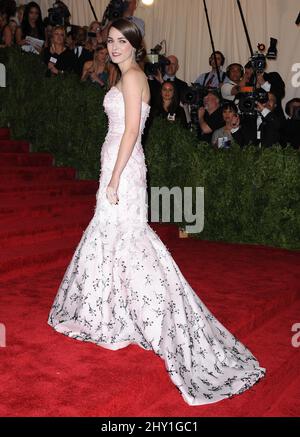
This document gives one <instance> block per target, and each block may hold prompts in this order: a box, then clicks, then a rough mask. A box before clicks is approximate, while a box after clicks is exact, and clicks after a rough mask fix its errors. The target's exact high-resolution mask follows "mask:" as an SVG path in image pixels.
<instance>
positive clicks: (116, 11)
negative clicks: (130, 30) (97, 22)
mask: <svg viewBox="0 0 300 437" xmlns="http://www.w3.org/2000/svg"><path fill="white" fill-rule="evenodd" d="M128 6H129V2H128V1H127V0H111V1H110V2H109V4H108V6H107V7H106V9H105V11H104V14H103V18H102V23H101V24H102V26H103V27H104V26H105V24H106V23H107V21H113V20H115V19H117V18H121V17H123V14H124V12H125V11H126V10H127V8H128Z"/></svg>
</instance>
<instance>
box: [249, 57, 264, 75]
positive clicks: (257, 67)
mask: <svg viewBox="0 0 300 437" xmlns="http://www.w3.org/2000/svg"><path fill="white" fill-rule="evenodd" d="M250 62H251V66H252V68H253V70H254V71H255V72H256V73H263V72H264V71H265V69H266V66H267V62H266V57H265V55H264V54H263V53H254V55H253V56H251V58H250Z"/></svg>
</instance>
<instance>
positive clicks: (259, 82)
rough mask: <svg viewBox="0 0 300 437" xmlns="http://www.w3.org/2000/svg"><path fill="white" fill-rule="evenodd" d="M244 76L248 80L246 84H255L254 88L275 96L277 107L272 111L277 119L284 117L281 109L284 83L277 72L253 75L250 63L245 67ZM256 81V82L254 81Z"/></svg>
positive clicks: (261, 72)
mask: <svg viewBox="0 0 300 437" xmlns="http://www.w3.org/2000/svg"><path fill="white" fill-rule="evenodd" d="M245 75H246V76H247V78H248V84H249V85H251V86H252V85H253V84H254V83H255V84H256V88H261V89H263V90H265V91H266V92H270V93H272V94H274V95H275V97H276V101H277V107H276V109H275V110H274V112H275V114H277V115H278V116H279V117H281V118H283V117H284V112H283V109H282V99H283V98H284V95H285V83H284V81H283V80H282V78H281V76H280V74H279V73H277V72H271V73H266V72H263V71H260V72H257V73H256V75H254V70H253V66H252V63H251V61H249V62H247V64H246V65H245ZM255 79H256V80H255Z"/></svg>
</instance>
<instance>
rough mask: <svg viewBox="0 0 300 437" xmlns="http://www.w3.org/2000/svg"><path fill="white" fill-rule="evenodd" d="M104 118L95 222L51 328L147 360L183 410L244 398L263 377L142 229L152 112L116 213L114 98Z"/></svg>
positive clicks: (120, 120)
mask: <svg viewBox="0 0 300 437" xmlns="http://www.w3.org/2000/svg"><path fill="white" fill-rule="evenodd" d="M104 108H105V111H106V113H107V115H108V117H109V130H108V133H107V136H106V139H105V142H104V144H103V146H102V150H101V175H100V184H99V189H98V192H97V195H96V207H95V213H94V216H93V218H92V219H91V221H90V223H89V225H88V226H87V228H86V230H85V231H84V233H83V235H82V238H81V240H80V242H79V244H78V246H77V248H76V250H75V253H74V255H73V257H72V260H71V262H70V264H69V266H68V268H67V270H66V272H65V275H64V277H63V279H62V282H61V284H60V287H59V289H58V292H57V295H56V298H55V300H54V303H53V306H52V308H51V311H50V314H49V320H48V323H49V324H50V325H51V326H52V327H53V328H54V329H55V330H56V331H58V332H60V333H63V334H65V335H68V336H69V337H72V338H75V339H77V340H83V341H91V342H94V343H96V344H98V345H99V346H102V347H105V348H108V349H112V350H116V349H120V348H123V347H125V346H128V345H129V344H133V343H134V344H138V345H139V346H141V347H142V348H144V349H147V350H152V351H154V352H155V353H156V354H158V355H159V356H160V357H161V358H162V359H163V360H164V362H165V365H166V368H167V371H168V373H169V375H170V378H171V379H172V381H173V383H174V384H175V385H176V386H177V388H178V389H179V390H180V392H181V394H182V396H183V398H184V399H185V401H186V402H187V403H188V404H190V405H203V404H208V403H213V402H217V401H220V400H222V399H224V398H227V397H230V396H232V395H234V394H237V393H241V392H243V391H244V390H246V389H248V388H250V387H251V386H253V384H255V383H256V382H257V381H258V380H259V379H260V378H262V377H263V376H264V374H265V369H264V368H262V367H260V366H259V363H258V361H257V360H256V358H255V357H254V356H253V355H252V354H251V352H250V351H249V350H248V349H247V348H246V347H245V346H244V345H243V344H241V343H240V342H239V341H238V340H237V339H236V338H235V337H234V336H233V335H232V334H231V333H230V332H229V331H228V330H227V329H226V328H225V327H224V326H223V325H222V324H221V323H220V322H219V321H218V320H217V319H216V318H215V317H214V316H213V315H212V314H211V312H210V311H209V310H208V309H207V308H206V306H205V305H204V304H203V302H202V301H201V300H200V299H199V297H198V296H197V295H196V293H195V292H194V291H193V289H192V288H191V286H190V285H189V284H188V282H187V281H186V279H185V278H184V277H183V275H182V273H181V271H180V269H179V267H178V265H177V264H176V263H175V261H174V259H173V258H172V256H171V254H170V252H169V251H168V249H167V248H166V247H165V245H164V244H163V242H162V241H161V240H160V238H159V237H158V235H157V234H156V233H155V232H154V231H153V230H152V228H151V227H150V226H149V225H148V217H147V212H148V208H147V194H146V192H147V191H146V171H147V169H146V165H145V157H144V152H143V148H142V145H141V135H142V132H143V129H144V126H145V121H146V119H147V117H148V115H149V110H150V107H149V106H148V105H147V104H146V103H144V102H143V103H142V109H141V120H140V135H139V137H138V140H137V142H136V144H135V146H134V150H133V152H132V155H131V157H130V159H129V161H128V163H127V165H126V167H125V169H124V171H123V173H122V175H121V178H120V185H119V189H118V194H119V203H118V205H111V204H110V203H109V202H108V200H107V199H106V188H107V185H108V183H109V181H110V178H111V173H112V170H113V167H114V164H115V161H116V158H117V153H118V147H119V144H120V140H121V137H122V134H123V132H124V101H123V95H122V93H121V91H120V90H119V89H118V88H116V87H113V88H112V89H111V90H110V91H109V92H108V93H107V94H106V96H105V98H104ZM107 366H109V363H107Z"/></svg>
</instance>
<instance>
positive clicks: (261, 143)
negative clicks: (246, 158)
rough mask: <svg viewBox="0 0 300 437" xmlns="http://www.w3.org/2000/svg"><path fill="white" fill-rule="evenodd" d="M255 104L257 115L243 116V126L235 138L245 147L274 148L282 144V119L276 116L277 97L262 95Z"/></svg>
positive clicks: (269, 94) (240, 126) (235, 134)
mask: <svg viewBox="0 0 300 437" xmlns="http://www.w3.org/2000/svg"><path fill="white" fill-rule="evenodd" d="M260 94H261V95H260V98H259V99H260V100H259V101H256V102H255V113H254V114H244V113H242V115H241V124H240V125H239V129H238V130H237V132H235V133H234V138H235V139H236V141H237V142H238V143H239V144H240V145H241V146H242V147H243V146H245V145H248V144H253V145H256V146H258V147H272V146H273V145H274V144H278V143H280V142H281V130H282V119H281V118H280V117H279V116H278V115H277V114H276V112H275V110H276V97H275V96H274V95H273V94H272V93H266V92H265V97H264V96H263V93H260Z"/></svg>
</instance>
